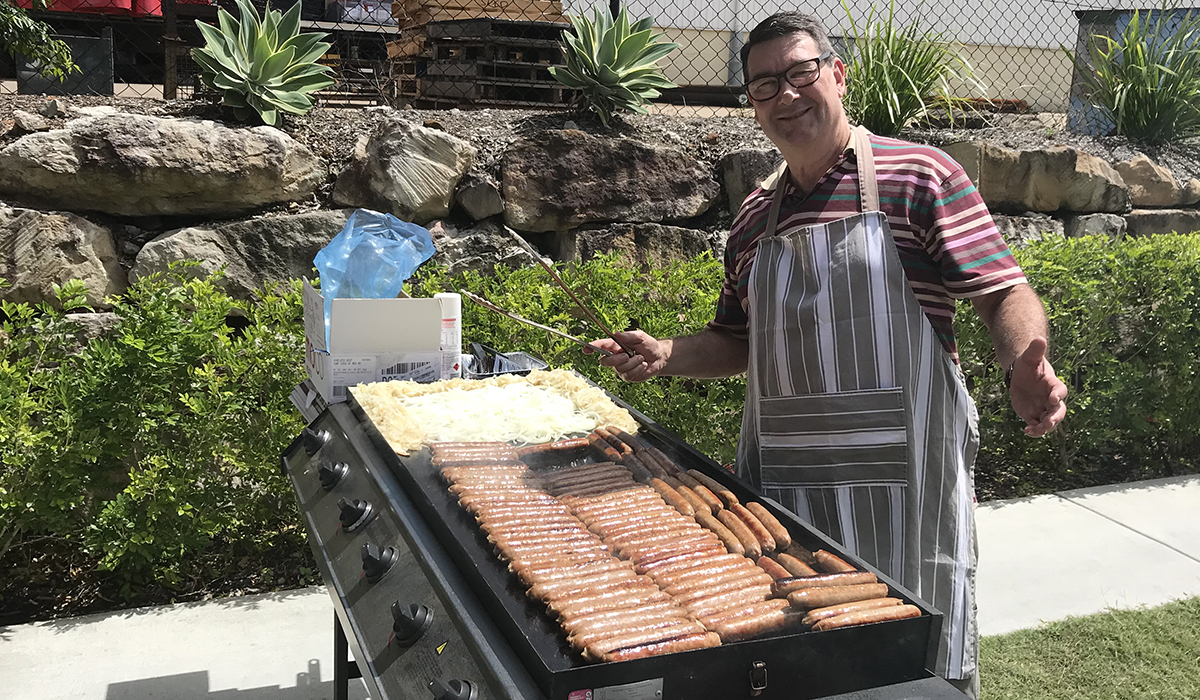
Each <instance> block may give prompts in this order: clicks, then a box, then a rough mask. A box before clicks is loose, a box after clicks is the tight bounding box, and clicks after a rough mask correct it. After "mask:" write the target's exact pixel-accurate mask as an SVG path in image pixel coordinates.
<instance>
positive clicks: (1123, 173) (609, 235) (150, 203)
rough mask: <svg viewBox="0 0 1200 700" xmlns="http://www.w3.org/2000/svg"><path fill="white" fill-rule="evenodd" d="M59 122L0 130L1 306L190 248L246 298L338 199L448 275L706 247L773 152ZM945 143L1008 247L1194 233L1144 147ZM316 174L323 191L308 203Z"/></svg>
mask: <svg viewBox="0 0 1200 700" xmlns="http://www.w3.org/2000/svg"><path fill="white" fill-rule="evenodd" d="M76 115H77V116H76V118H74V119H71V120H70V121H67V122H66V123H65V124H63V125H62V126H61V128H52V127H53V126H54V124H53V123H51V122H50V121H49V120H41V121H37V120H23V121H20V122H19V123H18V125H17V126H16V127H14V128H17V129H21V130H22V131H23V132H31V133H26V134H25V135H23V136H21V137H20V138H18V139H17V140H15V141H13V142H12V143H10V144H9V145H7V146H6V147H4V148H3V149H0V251H3V255H2V256H0V277H4V278H6V279H7V281H8V282H9V285H10V286H9V287H7V288H4V289H0V298H5V299H10V300H24V301H42V300H47V299H49V298H51V296H52V288H53V285H55V284H61V283H63V282H65V281H66V280H68V279H71V278H80V279H83V280H84V281H85V282H87V284H88V287H89V289H90V290H91V297H90V301H91V302H92V304H93V306H95V307H96V308H99V309H103V308H105V306H106V305H105V302H104V297H105V295H110V294H116V293H120V292H121V291H122V290H124V289H125V288H126V286H127V284H128V283H129V282H130V281H135V280H136V279H137V278H138V277H139V276H141V275H144V274H147V273H150V272H154V271H158V270H162V269H165V267H166V266H167V265H168V264H169V263H170V262H171V261H174V260H181V259H199V260H200V261H201V262H202V266H201V267H200V268H199V270H200V271H201V272H205V271H209V270H215V269H217V268H221V267H224V268H225V270H226V273H227V276H226V279H225V282H224V284H225V287H226V289H228V290H229V292H230V293H231V294H233V295H234V296H235V297H240V298H245V297H247V296H248V295H249V294H251V292H252V291H253V290H254V289H255V288H256V287H258V286H260V285H262V284H264V283H266V282H270V281H275V280H280V279H287V278H291V277H296V276H300V275H307V274H309V272H310V270H311V265H312V258H313V256H314V255H315V254H316V252H317V251H318V250H319V249H320V248H321V247H322V246H324V245H325V243H327V242H328V240H329V239H330V238H332V237H333V235H335V234H336V233H337V232H338V231H339V230H340V228H341V227H342V225H343V224H344V223H345V220H346V217H347V215H348V214H349V212H350V211H351V208H353V207H371V208H375V209H379V210H383V211H389V212H392V213H393V214H396V215H397V216H399V217H401V218H404V219H406V220H411V221H415V222H417V223H420V224H423V225H425V226H427V227H428V228H430V230H431V231H432V232H433V234H434V239H435V244H436V245H437V248H438V251H439V252H438V255H437V257H436V258H435V261H437V262H440V263H443V264H446V265H448V266H449V267H450V268H451V269H452V270H462V269H479V270H486V269H489V268H491V267H492V266H494V265H497V264H522V263H523V262H524V261H525V257H524V256H523V254H522V253H521V252H520V251H519V249H517V248H516V247H515V246H514V245H513V244H512V242H511V239H509V238H508V236H507V235H506V233H505V232H504V230H503V228H502V224H503V225H507V226H509V227H511V228H513V229H516V230H517V231H519V232H521V233H522V234H525V235H527V236H528V238H529V239H530V240H531V241H533V242H534V243H535V244H537V245H538V246H540V248H541V250H542V252H543V253H544V254H546V255H548V256H551V257H553V258H555V259H558V260H585V259H587V258H589V257H591V256H592V255H595V254H596V253H600V252H607V251H620V252H621V253H622V254H623V255H625V256H626V257H627V258H628V259H629V260H630V262H631V263H632V264H646V263H649V262H652V261H654V260H661V259H666V258H673V257H680V258H682V257H691V256H694V255H696V254H699V253H700V252H702V251H711V252H713V253H714V254H717V255H720V254H721V252H722V251H723V249H724V241H725V238H726V236H727V234H728V230H727V229H724V230H723V226H722V225H723V224H724V226H727V225H728V222H729V221H731V220H732V214H733V213H734V212H735V211H736V209H737V206H738V204H739V203H740V202H741V201H742V199H744V198H745V196H746V195H747V194H749V193H750V192H751V191H752V190H753V189H754V188H755V187H756V185H757V183H758V182H759V181H761V180H762V179H763V178H765V177H766V176H767V175H768V174H770V172H771V171H772V170H773V169H774V168H775V167H776V164H777V162H778V158H779V156H778V153H776V152H774V151H769V150H745V151H737V152H733V153H727V154H724V156H723V157H722V158H720V159H719V160H718V162H717V163H716V165H715V166H713V167H709V166H707V165H705V164H704V163H701V162H700V161H698V160H696V159H695V158H693V157H691V156H689V155H687V154H685V153H684V152H682V151H681V150H678V149H675V148H671V147H667V146H662V145H657V144H649V143H642V142H639V141H636V140H634V139H630V138H623V137H622V138H603V137H597V136H592V135H589V134H586V133H584V132H582V131H576V130H573V129H563V130H553V131H547V132H544V133H543V134H540V135H539V136H537V137H528V136H527V137H525V138H521V139H518V140H517V141H515V142H514V143H513V144H512V145H511V146H510V147H509V149H508V150H507V151H506V153H505V155H504V157H503V159H502V161H501V163H500V167H499V177H498V178H494V177H493V175H494V174H495V173H483V172H479V171H478V170H476V169H474V166H475V160H476V151H475V148H474V147H472V146H471V145H470V144H468V143H467V142H466V141H463V140H462V139H459V138H456V137H455V136H452V135H450V134H447V133H445V132H444V131H441V130H439V129H433V128H427V127H425V126H419V125H416V124H412V123H409V122H408V121H406V120H404V119H402V118H400V117H399V116H394V117H392V118H389V119H387V120H385V121H384V122H383V123H382V124H380V125H379V126H378V127H376V128H375V129H374V130H373V131H372V132H371V133H368V134H361V135H360V140H359V143H358V145H357V148H356V150H355V153H354V158H353V160H352V162H351V163H350V164H349V166H348V167H346V168H345V169H344V170H343V171H342V172H341V173H337V174H333V173H330V172H329V168H328V166H327V164H326V163H325V162H323V161H322V160H321V159H320V158H319V157H317V156H315V155H314V154H313V153H312V152H311V151H310V150H309V149H308V148H306V147H305V146H304V145H302V144H300V143H298V142H296V141H295V140H293V139H292V138H290V137H289V136H287V135H286V134H284V133H283V132H281V131H279V130H277V129H273V128H270V127H257V128H234V127H228V126H224V125H221V124H218V123H215V122H210V121H197V120H185V119H171V118H160V117H154V116H146V115H139V114H126V113H121V112H115V111H113V110H111V109H105V110H92V111H86V110H79V111H77V113H76ZM57 123H59V124H62V122H57ZM945 150H946V152H947V153H949V154H950V155H951V156H952V157H954V158H955V159H956V160H958V161H959V162H961V163H962V164H963V167H964V169H965V170H966V172H967V174H968V175H969V176H970V177H971V178H972V180H973V181H974V182H975V183H976V186H977V187H978V188H979V191H980V193H981V194H982V196H983V198H984V201H986V202H987V204H988V206H989V207H990V208H991V209H992V210H993V213H994V214H995V219H996V222H997V225H998V227H999V228H1000V230H1001V232H1002V233H1003V234H1004V235H1005V237H1006V238H1007V239H1008V240H1009V242H1010V244H1012V245H1021V244H1023V243H1024V242H1025V241H1028V240H1031V239H1036V238H1041V237H1044V236H1047V235H1054V236H1061V235H1068V236H1082V235H1090V234H1102V235H1108V236H1112V237H1120V236H1124V235H1133V236H1144V235H1150V234H1154V233H1168V232H1172V231H1177V232H1192V231H1196V230H1200V209H1197V208H1196V205H1197V203H1198V202H1200V180H1197V179H1194V178H1193V179H1190V180H1189V181H1187V182H1182V183H1180V182H1177V181H1175V179H1174V178H1173V177H1172V175H1171V173H1170V172H1169V171H1167V170H1166V169H1165V168H1162V167H1160V166H1159V165H1156V164H1155V163H1154V162H1153V161H1151V160H1150V159H1149V158H1148V157H1146V156H1138V157H1136V158H1133V159H1131V160H1129V161H1125V162H1121V163H1107V162H1105V161H1103V160H1101V159H1099V158H1096V157H1095V156H1092V155H1089V154H1087V153H1083V152H1081V151H1078V150H1076V149H1073V148H1067V147H1055V148H1050V149H1047V150H1044V151H1013V150H1009V149H1005V148H1002V147H1000V146H997V145H995V144H992V143H988V142H983V141H974V142H963V143H957V144H951V145H949V146H946V147H945ZM331 181H332V183H333V187H332V195H331V196H330V197H328V199H329V200H330V201H320V195H319V194H318V192H319V191H320V188H321V187H322V186H323V185H325V184H328V183H329V182H331ZM289 208H290V209H291V210H292V211H291V213H288V212H280V210H281V209H284V210H286V209H289ZM297 210H307V211H303V212H302V213H295V212H296V211H297Z"/></svg>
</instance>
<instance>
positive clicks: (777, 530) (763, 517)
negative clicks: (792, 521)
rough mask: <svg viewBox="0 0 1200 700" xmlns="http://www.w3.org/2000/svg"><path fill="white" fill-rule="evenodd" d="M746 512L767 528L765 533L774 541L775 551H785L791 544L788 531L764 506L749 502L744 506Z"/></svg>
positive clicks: (756, 502)
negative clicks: (769, 534)
mask: <svg viewBox="0 0 1200 700" xmlns="http://www.w3.org/2000/svg"><path fill="white" fill-rule="evenodd" d="M746 508H747V510H749V511H750V512H751V513H753V514H754V517H756V518H758V521H759V522H760V523H762V524H763V527H765V528H767V532H769V533H771V537H772V538H773V539H774V540H775V550H776V551H782V550H784V549H787V548H788V547H789V546H791V544H792V535H791V533H789V532H788V529H787V528H786V527H784V526H783V523H781V522H779V519H778V518H776V517H775V516H774V515H771V511H769V510H767V508H766V506H764V505H763V504H761V503H759V502H758V501H751V502H749V503H747V504H746Z"/></svg>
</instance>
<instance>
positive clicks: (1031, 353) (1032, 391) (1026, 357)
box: [1008, 338, 1067, 437]
mask: <svg viewBox="0 0 1200 700" xmlns="http://www.w3.org/2000/svg"><path fill="white" fill-rule="evenodd" d="M1008 393H1009V397H1010V398H1011V399H1012V407H1013V410H1014V411H1016V412H1017V415H1018V416H1020V417H1021V418H1023V419H1025V424H1026V425H1025V434H1026V435H1028V436H1030V437H1041V436H1043V435H1045V434H1046V433H1049V432H1050V431H1051V430H1054V428H1055V426H1057V425H1058V424H1059V423H1060V422H1062V419H1063V417H1064V416H1066V415H1067V404H1066V403H1065V401H1066V398H1067V385H1066V384H1063V383H1062V380H1060V379H1059V378H1058V376H1057V375H1056V374H1054V368H1053V367H1052V366H1050V361H1049V360H1048V359H1046V339H1045V338H1034V339H1033V340H1032V341H1030V343H1029V346H1028V347H1026V348H1025V352H1023V353H1021V356H1020V357H1018V358H1017V361H1016V362H1015V363H1014V364H1013V372H1012V384H1011V385H1010V386H1009V390H1008Z"/></svg>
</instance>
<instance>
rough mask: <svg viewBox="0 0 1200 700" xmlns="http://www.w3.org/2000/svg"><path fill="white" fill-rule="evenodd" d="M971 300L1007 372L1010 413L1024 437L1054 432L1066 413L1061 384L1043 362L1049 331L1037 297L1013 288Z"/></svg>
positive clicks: (1024, 287) (1028, 290)
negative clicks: (1021, 425) (1019, 423)
mask: <svg viewBox="0 0 1200 700" xmlns="http://www.w3.org/2000/svg"><path fill="white" fill-rule="evenodd" d="M971 302H972V303H973V304H974V306H975V310H976V311H977V312H978V313H979V316H980V317H981V318H982V319H983V322H984V323H985V324H987V327H988V331H989V333H990V334H991V337H992V345H993V346H994V347H995V348H996V358H997V359H998V360H999V361H1000V366H1001V367H1004V368H1005V370H1006V371H1007V370H1008V369H1009V368H1012V382H1011V384H1010V386H1009V396H1010V398H1011V400H1012V407H1013V410H1015V411H1016V412H1017V415H1019V416H1020V417H1021V418H1023V419H1024V420H1025V423H1026V427H1025V433H1026V434H1027V435H1030V436H1033V437H1039V436H1042V435H1045V434H1046V433H1048V432H1050V431H1051V430H1054V427H1055V426H1057V425H1058V424H1059V422H1060V421H1062V419H1063V416H1065V415H1066V414H1067V405H1066V403H1064V400H1065V399H1066V398H1067V386H1066V384H1063V382H1062V381H1061V380H1060V379H1059V378H1058V376H1057V375H1055V374H1054V367H1052V366H1051V365H1050V361H1049V360H1048V359H1047V358H1046V338H1047V337H1049V334H1050V333H1049V328H1048V327H1047V324H1046V313H1045V311H1044V310H1043V309H1042V302H1041V300H1040V299H1038V296H1037V293H1036V292H1034V291H1033V289H1032V288H1031V287H1030V286H1029V285H1028V284H1018V285H1014V286H1012V287H1006V288H1004V289H1000V290H997V291H995V292H991V293H989V294H984V295H982V296H978V297H975V298H973V299H972V300H971Z"/></svg>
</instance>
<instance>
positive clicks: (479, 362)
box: [463, 343, 550, 379]
mask: <svg viewBox="0 0 1200 700" xmlns="http://www.w3.org/2000/svg"><path fill="white" fill-rule="evenodd" d="M463 357H464V358H467V363H466V365H465V366H464V367H463V378H464V379H487V378H488V377H495V376H497V375H500V374H519V375H526V374H529V373H530V372H532V371H533V370H535V369H546V368H548V367H549V366H550V365H548V364H546V361H545V360H543V359H542V358H540V357H537V356H536V355H530V354H529V353H527V352H500V351H498V350H496V349H494V348H490V347H488V346H486V345H482V344H480V343H471V354H469V355H463Z"/></svg>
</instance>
